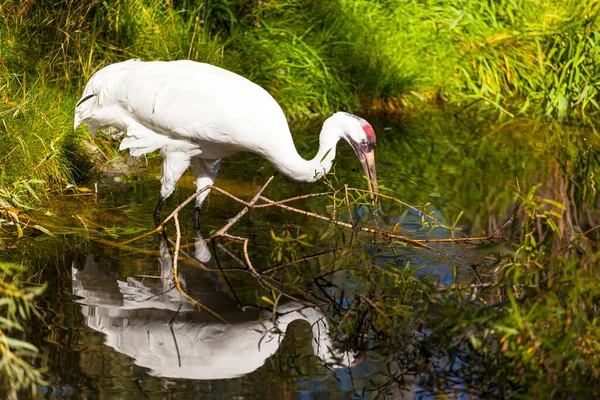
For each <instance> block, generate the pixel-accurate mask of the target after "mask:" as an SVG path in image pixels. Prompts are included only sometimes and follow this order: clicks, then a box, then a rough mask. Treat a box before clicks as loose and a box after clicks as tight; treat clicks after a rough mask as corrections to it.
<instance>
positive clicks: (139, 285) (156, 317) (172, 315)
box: [71, 236, 362, 379]
mask: <svg viewBox="0 0 600 400" xmlns="http://www.w3.org/2000/svg"><path fill="white" fill-rule="evenodd" d="M199 240H200V242H201V243H200V245H199V246H198V245H196V257H197V256H198V250H200V252H201V254H204V248H203V246H206V242H205V241H204V240H203V239H202V238H201V237H200V238H199ZM159 264H160V270H161V274H160V275H161V278H162V279H161V280H160V281H159V282H158V283H157V284H156V285H151V284H149V283H148V281H145V282H142V281H139V280H138V279H136V278H133V277H128V278H127V279H126V280H121V279H118V277H115V276H114V274H111V273H110V272H109V269H108V268H107V267H106V265H104V264H102V263H100V262H97V261H95V260H94V256H93V255H88V257H87V258H86V261H85V265H84V266H83V268H81V269H79V270H78V269H77V268H76V266H77V265H76V264H75V262H74V263H73V266H72V268H71V274H72V280H73V294H74V295H75V296H76V298H77V300H76V302H77V303H79V304H81V313H82V314H83V318H84V322H85V324H86V325H87V326H88V327H90V328H92V329H94V330H96V331H98V332H102V333H103V334H104V335H105V339H104V343H105V344H106V345H108V346H110V347H112V348H114V349H115V350H117V351H118V352H120V353H122V354H126V355H128V356H130V357H132V358H133V360H134V362H135V363H136V364H137V365H139V366H142V367H145V368H149V369H150V373H151V374H152V375H154V376H162V377H170V378H187V379H228V378H233V377H237V376H242V375H245V374H248V373H250V372H252V371H255V370H256V369H258V368H260V367H261V366H262V365H264V364H265V362H266V361H267V360H268V359H269V358H270V357H271V356H273V354H275V353H276V352H277V351H278V349H279V347H280V345H281V342H282V339H283V338H284V336H285V334H286V331H287V328H288V326H289V325H290V324H291V323H292V322H294V321H297V320H301V321H307V322H308V323H309V324H310V327H311V331H312V340H311V343H312V347H313V352H314V354H315V356H317V360H318V361H319V362H320V363H322V364H324V365H327V366H329V367H332V368H336V369H337V368H345V367H351V366H353V365H354V364H356V363H358V362H360V361H361V356H362V355H360V354H355V352H354V351H346V350H342V349H339V348H337V347H336V345H335V344H334V342H333V341H332V340H331V338H330V337H329V334H330V328H329V323H328V321H327V317H326V316H325V315H324V313H323V311H322V310H321V309H320V308H318V307H316V306H312V307H305V306H303V305H302V304H300V303H298V302H290V303H287V304H282V305H279V306H278V307H277V309H276V312H277V314H275V315H274V314H273V313H272V312H267V311H263V312H261V313H260V314H254V313H252V312H249V311H241V310H240V309H239V308H238V306H237V303H236V302H234V301H233V300H232V299H230V298H229V296H228V295H227V294H226V293H225V292H222V291H218V290H215V288H214V283H215V282H214V281H213V280H212V279H210V278H208V279H204V280H197V279H196V280H195V281H196V282H197V283H199V284H200V285H201V288H196V289H197V291H198V292H201V293H202V296H201V298H200V301H201V302H202V303H203V304H206V305H210V306H211V308H212V309H213V310H215V311H216V312H218V313H219V315H222V316H224V317H225V318H227V320H228V322H229V323H223V322H221V321H216V320H215V319H214V318H213V317H212V315H211V314H209V313H207V312H198V311H197V308H196V305H195V304H194V303H192V302H191V301H190V300H188V299H187V298H186V297H184V296H183V295H182V294H181V293H180V292H179V291H178V290H177V289H174V288H173V278H174V276H173V273H174V272H173V265H172V259H171V256H170V254H169V249H168V245H167V242H166V239H164V238H163V237H162V236H161V237H160V258H159ZM195 271H196V272H197V270H195ZM182 278H183V276H182V275H181V272H180V275H179V279H180V281H182V280H183V279H182ZM357 355H359V357H357Z"/></svg>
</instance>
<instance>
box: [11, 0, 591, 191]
mask: <svg viewBox="0 0 600 400" xmlns="http://www.w3.org/2000/svg"><path fill="white" fill-rule="evenodd" d="M599 10H600V3H599V2H598V1H597V0H585V1H579V0H569V1H562V0H554V1H544V2H535V1H529V0H520V1H513V0H510V1H509V0H502V1H494V2H489V1H487V0H471V1H466V0H422V1H417V0H381V1H366V0H352V1H350V0H335V1H326V2H325V1H309V2H307V1H300V0H280V1H266V2H262V1H252V0H251V1H221V0H210V1H199V0H198V1H193V0H180V1H171V2H168V1H167V2H165V1H161V0H144V1H133V0H126V1H102V2H101V1H83V2H80V1H74V0H69V1H66V2H65V1H53V0H43V1H33V0H27V1H26V0H14V1H9V2H4V3H3V5H1V6H0V39H1V40H0V88H2V90H1V96H2V100H3V106H2V109H1V110H0V116H1V118H2V124H1V126H0V130H1V131H2V136H1V138H0V154H2V155H3V159H2V163H1V165H2V169H1V170H0V187H6V186H9V185H13V184H15V183H16V182H17V183H18V182H19V181H21V180H23V179H35V180H37V181H40V180H41V181H44V182H45V183H46V184H49V185H50V187H52V188H58V187H64V183H65V182H66V181H67V180H71V179H72V178H73V168H72V167H73V165H74V164H76V166H77V167H78V168H79V173H81V170H83V171H87V169H88V168H89V166H85V165H82V163H80V162H77V161H73V159H72V158H73V157H75V156H74V155H75V154H78V152H81V151H82V150H81V146H80V144H79V141H80V140H81V139H82V138H85V137H86V133H85V132H83V131H82V132H80V133H79V134H78V135H74V134H73V133H72V132H71V128H70V127H71V124H70V123H69V121H70V119H71V116H72V111H73V105H74V102H75V101H76V99H77V98H78V95H79V94H80V93H81V90H82V87H83V85H84V84H85V82H86V81H87V79H89V78H90V76H91V75H92V74H93V73H94V72H95V71H97V70H98V69H99V68H101V67H102V66H105V65H107V64H109V63H112V62H117V61H122V60H125V59H129V58H133V57H138V58H141V59H144V60H155V59H160V60H172V59H180V58H189V59H193V60H197V61H203V62H209V63H212V64H216V65H219V66H222V67H225V68H228V69H230V70H233V71H235V72H238V73H240V74H242V75H244V76H247V77H248V78H250V79H252V80H254V81H255V82H257V83H259V84H260V85H262V86H264V87H265V88H267V89H268V90H269V91H270V92H271V93H272V94H273V95H274V96H275V98H276V99H277V100H278V101H279V102H280V104H281V105H282V107H283V108H284V110H285V112H286V113H287V115H288V116H289V118H290V119H300V118H306V117H312V116H316V115H318V116H319V119H322V118H323V117H324V116H325V115H327V114H329V113H331V112H333V111H335V110H339V109H348V110H354V111H362V112H368V111H385V112H391V113H406V112H411V110H413V109H416V108H422V107H423V106H424V105H429V104H435V103H446V102H448V101H449V102H451V103H455V104H456V105H457V106H459V107H462V106H463V105H465V104H466V105H467V106H472V105H473V104H474V103H478V105H477V107H479V108H480V107H484V108H485V107H491V108H492V109H495V110H497V111H498V112H499V113H500V114H501V115H506V116H511V115H515V114H518V113H528V114H530V115H542V114H543V115H547V116H549V117H554V118H558V119H559V120H561V121H567V120H568V121H573V122H577V123H580V122H583V123H587V124H592V123H593V118H594V115H596V114H597V113H598V103H597V100H596V99H597V97H598V89H599V87H600V71H599V69H598V68H599V67H598V65H600V52H599V48H600V47H599V44H598V41H599V40H600V36H599V34H598V27H599V22H598V18H597V16H598V12H599ZM75 158H77V159H78V160H81V159H85V158H86V157H85V156H84V157H79V156H78V157H75ZM2 197H3V198H5V197H6V196H4V195H3V196H2Z"/></svg>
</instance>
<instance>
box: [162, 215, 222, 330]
mask: <svg viewBox="0 0 600 400" xmlns="http://www.w3.org/2000/svg"><path fill="white" fill-rule="evenodd" d="M173 220H174V222H175V232H176V233H177V238H176V239H175V250H174V251H173V280H174V281H175V286H177V290H179V293H181V294H182V295H183V296H184V297H185V298H186V299H188V300H189V301H191V302H192V303H194V304H196V305H197V306H198V307H199V308H201V309H203V310H206V311H208V312H209V313H210V314H212V315H213V316H214V317H216V318H218V319H219V320H221V321H222V322H223V323H225V324H229V322H227V320H225V319H224V318H223V317H221V316H220V315H219V314H217V313H216V312H214V311H213V310H211V309H210V308H208V307H206V306H205V305H203V304H200V303H199V302H198V301H196V300H195V299H194V298H192V297H191V296H189V295H188V294H187V293H186V292H185V291H184V290H183V289H182V288H181V284H180V282H179V273H178V270H177V258H178V256H179V244H180V242H181V230H180V229H179V220H178V219H177V214H173Z"/></svg>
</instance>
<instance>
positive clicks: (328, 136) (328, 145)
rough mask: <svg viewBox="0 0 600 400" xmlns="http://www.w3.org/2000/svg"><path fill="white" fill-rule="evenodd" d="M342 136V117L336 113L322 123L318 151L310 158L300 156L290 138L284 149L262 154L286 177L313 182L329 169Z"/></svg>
mask: <svg viewBox="0 0 600 400" xmlns="http://www.w3.org/2000/svg"><path fill="white" fill-rule="evenodd" d="M343 137H344V126H343V117H342V116H340V113H338V114H334V115H333V116H331V117H329V118H328V119H327V120H326V121H325V123H324V124H323V128H322V129H321V135H320V136H319V151H318V152H317V155H316V156H315V157H314V158H313V159H312V160H305V159H304V158H302V157H301V156H300V155H299V154H298V152H297V151H296V147H295V146H294V143H293V142H292V141H291V140H290V142H288V143H286V146H285V148H284V149H280V150H279V151H276V152H272V153H270V154H265V155H264V156H265V158H267V159H268V160H269V161H270V162H271V163H272V164H273V166H274V167H275V168H277V169H278V170H279V172H281V173H282V174H284V175H285V176H287V177H288V178H291V179H293V180H295V181H300V182H315V181H317V180H319V179H321V178H322V177H323V176H324V175H325V174H327V173H328V172H329V171H330V170H331V166H332V165H333V160H334V159H335V148H336V146H337V143H338V141H339V140H340V139H342V138H343Z"/></svg>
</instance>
